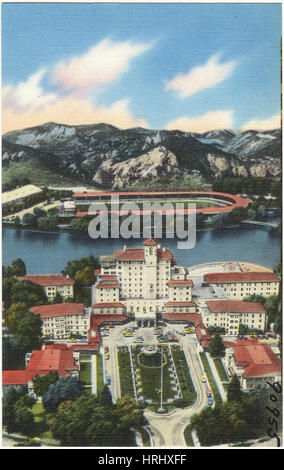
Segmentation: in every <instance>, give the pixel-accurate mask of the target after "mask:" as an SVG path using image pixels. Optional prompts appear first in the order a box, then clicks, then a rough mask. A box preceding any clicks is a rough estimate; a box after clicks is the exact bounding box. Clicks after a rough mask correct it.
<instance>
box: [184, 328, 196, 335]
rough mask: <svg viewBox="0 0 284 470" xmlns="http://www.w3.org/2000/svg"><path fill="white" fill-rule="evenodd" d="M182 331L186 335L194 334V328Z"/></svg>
mask: <svg viewBox="0 0 284 470" xmlns="http://www.w3.org/2000/svg"><path fill="white" fill-rule="evenodd" d="M184 331H185V333H187V334H193V333H195V329H194V328H185V329H184Z"/></svg>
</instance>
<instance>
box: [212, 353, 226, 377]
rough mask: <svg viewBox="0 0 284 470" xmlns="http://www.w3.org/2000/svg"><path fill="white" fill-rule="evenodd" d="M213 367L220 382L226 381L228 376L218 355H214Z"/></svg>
mask: <svg viewBox="0 0 284 470" xmlns="http://www.w3.org/2000/svg"><path fill="white" fill-rule="evenodd" d="M213 361H214V364H215V367H216V369H217V372H218V375H219V377H220V379H221V381H222V382H227V381H228V376H227V373H226V371H225V369H224V366H223V362H222V360H221V359H220V358H219V357H214V359H213Z"/></svg>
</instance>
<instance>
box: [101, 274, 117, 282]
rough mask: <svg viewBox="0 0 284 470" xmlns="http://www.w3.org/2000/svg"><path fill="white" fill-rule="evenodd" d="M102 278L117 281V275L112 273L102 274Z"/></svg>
mask: <svg viewBox="0 0 284 470" xmlns="http://www.w3.org/2000/svg"><path fill="white" fill-rule="evenodd" d="M100 279H101V280H102V281H117V276H116V275H111V274H102V275H101V276H100Z"/></svg>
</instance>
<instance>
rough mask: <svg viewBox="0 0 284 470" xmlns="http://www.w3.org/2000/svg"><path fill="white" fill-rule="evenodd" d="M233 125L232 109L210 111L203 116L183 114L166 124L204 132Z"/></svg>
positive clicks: (178, 128)
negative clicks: (190, 116) (189, 116)
mask: <svg viewBox="0 0 284 470" xmlns="http://www.w3.org/2000/svg"><path fill="white" fill-rule="evenodd" d="M232 125H233V111H232V110H229V111H227V110H216V111H209V112H208V113H206V114H203V115H202V116H194V117H192V118H188V117H186V116H182V117H180V118H177V119H174V120H173V121H171V122H169V123H168V124H167V125H166V129H168V130H180V131H184V132H199V133H202V132H206V131H212V130H217V129H230V128H232Z"/></svg>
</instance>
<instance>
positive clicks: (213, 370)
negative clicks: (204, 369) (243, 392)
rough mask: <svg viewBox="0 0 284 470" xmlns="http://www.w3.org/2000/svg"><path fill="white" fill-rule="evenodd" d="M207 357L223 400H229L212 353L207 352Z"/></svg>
mask: <svg viewBox="0 0 284 470" xmlns="http://www.w3.org/2000/svg"><path fill="white" fill-rule="evenodd" d="M205 355H206V357H207V360H208V362H209V366H210V369H211V372H212V375H213V378H214V380H215V384H216V386H217V388H218V390H219V393H220V395H221V398H222V400H223V401H226V400H227V395H226V392H225V389H224V387H223V384H222V382H221V379H220V377H219V374H218V371H217V369H216V366H215V364H214V361H213V359H212V357H211V355H210V354H209V353H207V352H206V353H205Z"/></svg>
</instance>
